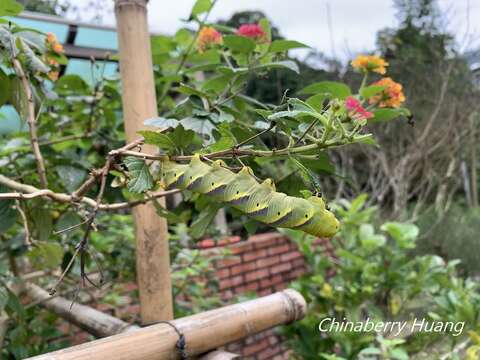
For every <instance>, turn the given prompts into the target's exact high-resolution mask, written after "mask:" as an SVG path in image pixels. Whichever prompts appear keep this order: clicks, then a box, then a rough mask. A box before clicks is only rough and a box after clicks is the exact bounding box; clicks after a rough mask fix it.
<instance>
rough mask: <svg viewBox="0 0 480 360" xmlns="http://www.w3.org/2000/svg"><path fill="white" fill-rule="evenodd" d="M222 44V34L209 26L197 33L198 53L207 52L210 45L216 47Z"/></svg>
mask: <svg viewBox="0 0 480 360" xmlns="http://www.w3.org/2000/svg"><path fill="white" fill-rule="evenodd" d="M222 42H223V39H222V34H220V33H219V32H218V31H217V30H216V29H215V28H213V27H211V26H205V27H203V28H202V29H201V30H200V32H199V33H198V40H197V47H198V50H199V51H200V52H202V51H205V50H207V49H208V48H209V47H210V46H212V45H218V44H221V43H222Z"/></svg>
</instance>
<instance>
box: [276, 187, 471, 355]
mask: <svg viewBox="0 0 480 360" xmlns="http://www.w3.org/2000/svg"><path fill="white" fill-rule="evenodd" d="M365 201H366V196H365V195H363V196H360V197H358V198H356V199H355V200H353V201H352V202H347V201H345V200H342V201H340V202H339V203H338V204H336V205H335V210H336V212H337V214H338V216H339V218H340V219H341V223H342V226H343V227H342V229H341V233H340V234H339V235H338V237H337V238H335V239H334V245H335V249H336V250H335V255H334V256H327V255H325V253H324V252H323V251H324V250H323V249H322V248H321V247H316V246H314V245H313V240H314V239H312V238H309V237H304V236H300V235H299V234H298V233H293V232H289V234H291V235H292V236H293V237H294V238H295V239H296V241H297V243H298V245H299V247H300V249H301V251H302V252H303V253H304V255H305V257H306V260H307V263H308V266H309V268H310V271H309V272H308V273H307V274H306V275H304V276H302V277H301V278H300V279H299V280H298V281H295V282H294V283H293V284H292V286H293V287H294V288H295V289H297V290H299V291H300V292H301V293H302V294H303V295H304V296H305V298H306V300H307V303H308V308H309V311H308V313H307V316H306V318H305V319H304V320H302V321H300V322H298V323H294V324H292V325H290V326H289V327H287V328H285V329H284V331H283V333H284V334H285V335H286V336H287V338H288V344H289V346H290V347H291V349H292V350H293V351H294V353H295V356H296V357H297V358H302V359H318V358H322V357H323V358H325V359H330V358H333V359H337V358H341V359H357V358H360V357H362V356H363V357H365V356H372V355H376V356H381V358H383V359H408V356H409V355H412V354H415V353H417V352H419V351H421V350H423V349H424V348H425V347H426V346H430V345H432V344H433V343H436V342H439V343H442V342H445V341H448V342H450V343H452V344H454V343H455V342H456V341H457V340H456V339H455V337H453V336H450V335H449V334H447V333H445V334H440V333H436V334H432V333H428V334H425V333H417V334H415V336H408V335H409V334H408V333H404V334H402V335H401V336H400V338H395V339H392V338H391V337H392V334H391V333H381V332H380V333H374V332H353V331H351V332H349V331H345V332H335V331H332V332H323V333H320V332H319V330H318V325H319V323H320V321H321V320H322V319H324V318H327V317H328V318H335V319H337V320H339V321H341V320H342V319H347V320H348V321H354V322H356V321H361V322H365V321H366V319H370V320H371V321H373V322H378V321H412V319H413V318H415V317H417V318H420V317H422V316H423V317H425V318H426V319H428V321H433V320H441V321H453V322H461V321H465V329H464V330H463V334H466V333H467V331H468V329H471V330H472V331H478V328H479V326H480V311H479V309H480V288H479V286H478V283H475V282H473V281H472V280H469V279H462V278H459V277H458V276H457V275H456V265H457V262H449V263H445V262H444V261H443V260H442V259H441V258H440V257H438V256H432V255H425V256H417V257H414V256H412V254H411V249H413V248H414V247H415V243H416V239H417V237H418V235H419V230H418V227H417V226H415V225H413V224H410V223H399V222H386V223H384V224H383V225H382V226H380V230H381V231H380V232H379V230H378V229H377V227H376V226H375V225H374V224H372V220H373V219H374V218H375V216H376V209H375V208H368V207H365ZM407 354H408V355H407ZM367 358H368V357H367Z"/></svg>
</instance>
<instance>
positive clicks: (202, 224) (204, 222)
mask: <svg viewBox="0 0 480 360" xmlns="http://www.w3.org/2000/svg"><path fill="white" fill-rule="evenodd" d="M221 207H222V205H220V204H218V203H210V204H208V205H207V207H206V208H204V209H203V210H202V211H201V212H200V215H199V216H198V218H197V219H196V220H195V221H194V222H193V223H192V224H191V225H190V230H189V232H190V235H191V236H192V237H193V238H194V239H198V238H200V237H202V236H203V235H204V234H205V231H206V230H207V228H208V226H209V225H210V223H211V222H212V221H213V219H214V218H215V216H216V215H217V212H218V210H219V209H220V208H221Z"/></svg>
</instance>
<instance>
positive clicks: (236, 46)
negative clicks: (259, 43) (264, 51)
mask: <svg viewBox="0 0 480 360" xmlns="http://www.w3.org/2000/svg"><path fill="white" fill-rule="evenodd" d="M223 42H224V44H225V45H226V46H227V47H228V48H229V49H230V50H231V51H232V52H235V53H240V54H248V53H250V52H252V51H253V50H255V46H256V44H255V41H253V40H252V39H250V38H247V37H245V36H238V35H226V36H224V37H223Z"/></svg>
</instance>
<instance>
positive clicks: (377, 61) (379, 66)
mask: <svg viewBox="0 0 480 360" xmlns="http://www.w3.org/2000/svg"><path fill="white" fill-rule="evenodd" d="M351 64H352V67H353V68H354V69H357V70H360V71H363V72H368V71H373V72H376V73H379V74H385V73H386V72H387V69H386V67H387V66H388V62H386V61H385V60H384V59H382V58H381V57H379V56H375V55H358V56H357V57H356V58H355V59H354V60H353V61H352V62H351Z"/></svg>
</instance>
